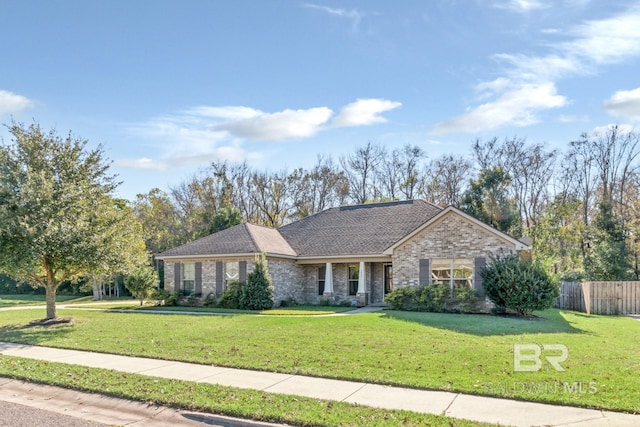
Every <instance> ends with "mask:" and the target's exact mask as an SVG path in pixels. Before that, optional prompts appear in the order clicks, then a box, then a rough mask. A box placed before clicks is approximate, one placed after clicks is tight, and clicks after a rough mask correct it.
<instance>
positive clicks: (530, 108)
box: [432, 82, 567, 133]
mask: <svg viewBox="0 0 640 427" xmlns="http://www.w3.org/2000/svg"><path fill="white" fill-rule="evenodd" d="M566 103H567V100H566V98H565V97H564V96H561V95H558V94H557V91H556V87H555V85H554V84H553V83H552V82H546V83H542V84H526V85H522V86H517V87H513V88H510V89H509V90H506V91H504V92H503V93H502V94H500V96H499V97H498V98H497V99H496V100H495V101H493V102H488V103H485V104H482V105H479V106H478V107H475V108H471V109H469V110H468V112H467V113H465V114H463V115H460V116H458V117H454V118H452V119H448V120H445V121H443V122H440V123H437V124H436V125H435V126H434V127H433V128H432V131H433V132H435V133H446V132H479V131H483V130H491V129H496V128H498V127H500V126H505V125H513V126H527V125H531V124H533V123H537V122H538V121H539V119H538V118H537V117H536V112H538V111H541V110H546V109H549V108H557V107H561V106H563V105H565V104H566Z"/></svg>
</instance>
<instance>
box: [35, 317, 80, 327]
mask: <svg viewBox="0 0 640 427" xmlns="http://www.w3.org/2000/svg"><path fill="white" fill-rule="evenodd" d="M64 323H73V319H72V318H71V317H56V318H53V319H39V320H34V321H32V322H29V326H51V325H60V324H64Z"/></svg>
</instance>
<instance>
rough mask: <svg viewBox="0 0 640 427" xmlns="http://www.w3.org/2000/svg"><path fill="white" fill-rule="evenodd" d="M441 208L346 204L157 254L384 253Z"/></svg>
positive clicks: (407, 203) (233, 230)
mask: <svg viewBox="0 0 640 427" xmlns="http://www.w3.org/2000/svg"><path fill="white" fill-rule="evenodd" d="M440 211H441V209H440V208H438V207H436V206H434V205H432V204H430V203H427V202H425V201H422V200H408V201H404V202H389V203H373V204H366V205H354V206H342V207H339V208H332V209H327V210H325V211H322V212H319V213H317V214H315V215H311V216H308V217H306V218H303V219H301V220H299V221H296V222H293V223H291V224H288V225H285V226H284V227H281V228H279V229H277V230H275V229H273V228H266V227H261V226H258V225H253V224H240V225H236V226H235V227H231V228H228V229H226V230H222V231H220V232H218V233H214V234H212V235H210V236H207V237H203V238H201V239H198V240H195V241H193V242H191V243H187V244H185V245H182V246H178V247H177V248H173V249H170V250H168V251H166V252H163V253H161V254H160V255H158V258H163V257H170V256H198V255H201V256H202V255H223V254H246V253H260V252H267V253H269V254H280V255H289V256H296V255H297V256H303V257H304V256H310V257H313V256H319V257H321V256H340V255H379V254H382V253H383V252H384V250H385V249H387V248H389V247H390V246H392V245H393V244H394V243H396V242H397V241H399V240H400V239H402V238H403V237H405V236H407V235H408V234H409V233H411V232H412V231H414V230H415V229H417V228H418V227H420V226H421V225H422V224H424V223H425V222H427V221H428V220H429V219H431V218H433V217H434V216H436V215H437V214H438V213H439V212H440Z"/></svg>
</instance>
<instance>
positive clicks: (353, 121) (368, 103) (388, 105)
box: [332, 98, 402, 127]
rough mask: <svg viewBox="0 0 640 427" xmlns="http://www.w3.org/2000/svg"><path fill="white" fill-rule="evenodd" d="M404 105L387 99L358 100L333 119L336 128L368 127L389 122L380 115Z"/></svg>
mask: <svg viewBox="0 0 640 427" xmlns="http://www.w3.org/2000/svg"><path fill="white" fill-rule="evenodd" d="M401 105H402V103H400V102H395V101H389V100H387V99H376V98H369V99H358V100H357V101H356V102H352V103H350V104H347V105H345V106H344V107H342V109H341V110H340V114H338V116H337V117H336V118H335V119H333V121H332V124H333V126H334V127H347V126H366V125H372V124H375V123H384V122H386V121H387V119H385V118H384V117H382V116H381V115H380V114H381V113H384V112H385V111H389V110H393V109H394V108H398V107H400V106H401Z"/></svg>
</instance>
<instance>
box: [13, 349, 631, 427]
mask: <svg viewBox="0 0 640 427" xmlns="http://www.w3.org/2000/svg"><path fill="white" fill-rule="evenodd" d="M0 354H2V355H8V356H18V357H25V358H29V359H37V360H47V361H52V362H60V363H69V364H74V365H81V366H88V367H96V368H106V369H113V370H117V371H122V372H129V373H136V374H141V375H148V376H153V377H161V378H170V379H178V380H186V381H194V382H202V383H209V384H219V385H224V386H231V387H239V388H247V389H254V390H262V391H265V392H269V393H283V394H291V395H299V396H306V397H312V398H318V399H328V400H336V401H344V402H350V403H357V404H360V405H366V406H372V407H378V408H386V409H406V410H409V411H415V412H420V413H430V414H437V415H447V416H450V417H454V418H463V419H468V420H475V421H484V422H488V423H495V424H502V425H514V426H569V425H571V426H572V427H592V426H593V427H595V426H611V427H613V426H616V427H625V426H629V427H631V426H639V425H640V415H629V414H622V413H617V412H609V411H600V410H594V409H582V408H574V407H566V406H556V405H545V404H541V403H532V402H522V401H515V400H507V399H497V398H491V397H481V396H473V395H465V394H460V393H450V392H442V391H427V390H415V389H408V388H401V387H390V386H382V385H376V384H368V383H362V382H353V381H341V380H331V379H324V378H315V377H304V376H300V375H291V374H279V373H271V372H262V371H251V370H243V369H233V368H224V367H216V366H206V365H198V364H192V363H183V362H171V361H166V360H157V359H146V358H140V357H127V356H118V355H112V354H104V353H93V352H87V351H78V350H63V349H56V348H51V347H38V346H30V345H22V344H14V343H2V342H0Z"/></svg>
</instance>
